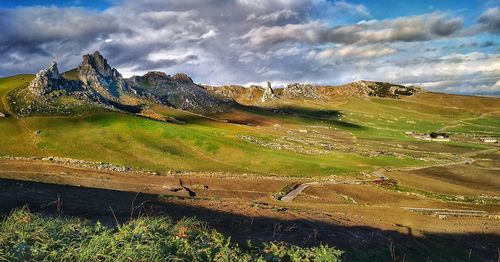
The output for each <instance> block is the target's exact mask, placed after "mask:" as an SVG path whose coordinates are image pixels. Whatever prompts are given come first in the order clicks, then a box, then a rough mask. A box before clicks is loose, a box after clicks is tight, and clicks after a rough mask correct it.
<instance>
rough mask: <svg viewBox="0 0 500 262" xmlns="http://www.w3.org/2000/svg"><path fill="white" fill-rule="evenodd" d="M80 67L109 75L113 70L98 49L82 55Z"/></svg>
mask: <svg viewBox="0 0 500 262" xmlns="http://www.w3.org/2000/svg"><path fill="white" fill-rule="evenodd" d="M81 68H82V69H83V70H88V69H90V68H92V69H94V70H95V71H96V72H97V73H99V74H101V75H103V76H111V75H112V71H113V69H112V68H111V66H109V64H108V61H107V60H106V59H105V58H104V57H103V56H102V55H101V54H100V53H99V51H95V52H94V53H93V54H91V55H90V54H86V55H84V56H83V62H82V66H81Z"/></svg>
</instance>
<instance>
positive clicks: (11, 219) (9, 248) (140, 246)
mask: <svg viewBox="0 0 500 262" xmlns="http://www.w3.org/2000/svg"><path fill="white" fill-rule="evenodd" d="M341 254H342V251H340V250H337V249H335V248H331V247H328V246H324V245H321V246H318V247H312V248H300V247H297V246H286V245H284V244H280V243H262V244H256V243H253V242H247V243H245V244H242V245H239V244H237V243H235V242H234V241H232V240H231V239H230V238H227V237H225V236H224V235H222V234H221V233H219V232H217V231H215V230H211V229H210V228H208V227H207V225H206V224H204V223H202V222H200V221H197V220H195V219H191V218H185V219H183V220H181V221H178V222H174V221H172V220H171V219H169V218H165V217H162V218H149V217H141V218H137V219H134V220H132V221H130V222H128V223H126V224H123V225H118V226H116V227H113V228H110V227H107V226H104V225H102V224H101V223H99V222H96V223H94V222H89V221H84V220H81V219H62V218H47V217H44V216H42V215H39V214H35V213H31V212H30V211H29V210H28V209H27V208H23V209H20V210H17V211H14V212H13V213H11V214H10V215H9V216H8V217H6V218H5V219H4V220H3V221H2V222H0V261H42V260H43V261H160V260H161V261H340V257H341Z"/></svg>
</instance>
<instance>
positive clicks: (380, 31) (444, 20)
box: [241, 12, 463, 47]
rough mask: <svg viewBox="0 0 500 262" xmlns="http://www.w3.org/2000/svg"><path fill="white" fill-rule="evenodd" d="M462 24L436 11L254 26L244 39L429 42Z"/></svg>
mask: <svg viewBox="0 0 500 262" xmlns="http://www.w3.org/2000/svg"><path fill="white" fill-rule="evenodd" d="M462 23H463V21H462V18H453V17H450V16H448V15H446V14H444V13H438V12H435V13H431V14H426V15H420V16H411V17H401V18H396V19H389V20H381V21H377V20H370V21H367V22H363V23H358V24H355V25H343V26H337V27H328V26H327V24H325V23H320V22H318V21H312V22H308V23H302V24H288V25H285V26H260V27H257V28H252V29H251V30H250V31H248V32H247V33H246V34H245V35H243V36H242V37H241V39H242V40H244V41H247V45H248V46H251V47H256V46H261V45H267V44H275V43H280V42H286V41H291V42H304V43H311V44H324V43H343V44H353V43H359V42H363V43H390V42H398V41H401V42H413V41H427V40H431V39H437V38H442V37H447V36H450V35H452V34H454V33H456V32H457V31H459V30H460V29H461V28H462Z"/></svg>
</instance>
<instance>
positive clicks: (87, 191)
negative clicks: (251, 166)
mask: <svg viewBox="0 0 500 262" xmlns="http://www.w3.org/2000/svg"><path fill="white" fill-rule="evenodd" d="M0 188H1V190H0V199H1V200H0V215H7V214H8V213H9V212H11V210H13V209H15V208H19V207H22V206H24V205H28V206H29V207H30V210H31V211H34V212H42V213H44V214H47V215H58V214H60V215H62V216H75V217H82V218H86V219H91V220H100V221H102V222H103V223H104V224H107V225H109V226H113V225H114V224H115V220H114V218H113V215H112V213H111V211H110V210H113V212H114V214H115V215H116V217H117V219H118V221H119V222H120V223H123V222H126V221H127V220H128V219H130V217H131V210H132V203H134V206H136V207H137V206H141V208H140V210H136V211H135V215H138V214H146V215H151V216H163V215H167V216H170V217H171V218H173V219H174V220H178V219H181V218H182V217H185V216H194V217H197V218H198V219H199V220H202V221H206V222H207V223H209V224H210V225H211V226H212V227H213V228H215V229H217V230H219V231H220V232H222V233H223V234H226V235H228V236H231V237H232V239H234V240H236V241H239V242H244V241H245V240H247V239H252V240H254V241H283V242H286V243H289V244H294V245H299V246H316V245H319V244H320V243H323V244H329V245H331V246H336V247H338V248H340V249H342V250H344V251H346V254H345V256H344V258H345V259H346V260H348V261H363V260H364V261H380V260H382V261H390V260H394V259H392V258H391V252H390V249H389V247H390V246H391V243H393V244H394V245H395V246H396V251H395V255H394V256H397V257H399V259H396V260H394V261H398V260H399V261H402V260H403V257H404V258H405V259H406V260H410V261H424V260H427V259H428V258H429V259H430V260H427V261H450V260H451V261H462V260H463V261H465V260H468V256H469V251H470V250H472V251H471V254H472V256H471V260H481V261H496V260H497V257H498V254H497V248H498V246H499V245H500V238H499V236H498V235H493V234H432V233H424V237H414V236H413V235H412V232H411V228H408V233H407V234H402V233H399V232H397V231H391V230H381V229H377V228H372V227H362V226H355V227H345V226H340V225H337V224H335V221H334V220H332V222H331V223H326V222H321V221H311V220H305V219H304V220H281V219H277V218H271V217H254V218H252V217H247V216H243V215H238V214H233V213H227V212H221V211H214V210H211V209H207V208H202V207H194V206H188V205H183V204H182V203H179V202H181V201H172V200H169V199H168V198H159V197H158V196H154V195H147V194H139V195H138V194H136V193H133V192H119V191H112V190H101V189H91V188H82V187H74V186H61V185H52V184H43V183H37V182H25V181H16V180H5V179H0ZM58 203H59V205H58ZM58 206H60V207H62V211H60V210H61V209H59V211H58V208H57V207H58ZM269 208H271V207H269Z"/></svg>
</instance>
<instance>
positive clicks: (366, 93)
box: [205, 80, 425, 105]
mask: <svg viewBox="0 0 500 262" xmlns="http://www.w3.org/2000/svg"><path fill="white" fill-rule="evenodd" d="M205 88H206V89H207V90H208V91H210V92H211V93H212V94H214V95H218V96H221V97H224V98H225V99H230V100H234V101H236V102H238V103H240V104H244V105H254V104H265V103H269V102H286V101H293V100H315V101H323V102H328V101H330V100H332V99H335V98H338V97H345V96H353V97H360V98H367V97H382V98H393V99H399V98H402V97H405V96H413V95H415V94H417V93H421V92H424V91H425V90H424V89H422V88H421V87H414V86H403V85H397V84H391V83H387V82H373V81H365V80H359V81H356V82H352V83H348V84H344V85H340V86H319V85H311V84H301V83H293V84H289V85H287V86H285V87H284V88H276V89H273V88H272V87H271V84H270V83H269V82H267V86H265V87H260V86H255V85H253V86H250V87H247V88H246V87H243V86H237V85H229V86H206V87H205Z"/></svg>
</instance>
